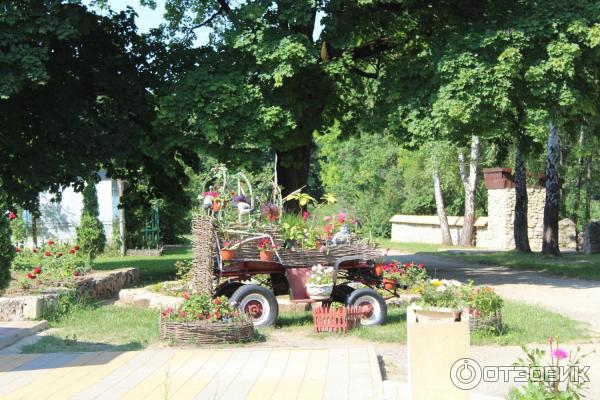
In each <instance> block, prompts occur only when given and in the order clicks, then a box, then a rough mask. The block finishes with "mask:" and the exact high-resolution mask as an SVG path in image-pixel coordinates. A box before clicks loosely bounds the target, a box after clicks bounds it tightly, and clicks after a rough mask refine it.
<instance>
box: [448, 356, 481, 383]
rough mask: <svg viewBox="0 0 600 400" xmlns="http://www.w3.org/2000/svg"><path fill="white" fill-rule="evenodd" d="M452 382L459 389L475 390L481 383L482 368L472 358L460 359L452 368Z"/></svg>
mask: <svg viewBox="0 0 600 400" xmlns="http://www.w3.org/2000/svg"><path fill="white" fill-rule="evenodd" d="M450 380H451V381H452V383H453V384H454V386H456V387H457V388H459V389H462V390H471V389H474V388H475V387H477V385H479V382H481V366H480V365H479V364H478V363H477V361H475V360H473V359H472V358H459V359H458V360H456V361H455V362H454V364H452V368H450Z"/></svg>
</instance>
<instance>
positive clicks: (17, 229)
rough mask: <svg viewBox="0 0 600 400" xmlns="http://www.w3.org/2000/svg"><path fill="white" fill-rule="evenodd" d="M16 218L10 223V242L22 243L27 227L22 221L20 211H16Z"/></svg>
mask: <svg viewBox="0 0 600 400" xmlns="http://www.w3.org/2000/svg"><path fill="white" fill-rule="evenodd" d="M15 214H16V218H15V219H13V220H12V221H10V230H11V232H12V240H13V242H16V243H24V242H25V241H26V240H27V226H26V225H25V221H24V220H23V215H22V210H18V211H17V212H16V213H15Z"/></svg>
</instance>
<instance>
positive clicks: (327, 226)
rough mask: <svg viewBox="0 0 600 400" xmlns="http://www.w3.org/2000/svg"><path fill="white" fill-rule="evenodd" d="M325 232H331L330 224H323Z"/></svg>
mask: <svg viewBox="0 0 600 400" xmlns="http://www.w3.org/2000/svg"><path fill="white" fill-rule="evenodd" d="M325 232H327V233H331V225H325Z"/></svg>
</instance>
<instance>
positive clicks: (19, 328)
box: [0, 321, 48, 350]
mask: <svg viewBox="0 0 600 400" xmlns="http://www.w3.org/2000/svg"><path fill="white" fill-rule="evenodd" d="M46 328H48V322H47V321H0V350H2V349H3V348H5V347H8V346H10V345H12V344H13V343H16V342H18V341H19V340H21V339H23V338H24V337H27V336H31V335H33V334H35V333H37V332H40V331H43V330H44V329H46Z"/></svg>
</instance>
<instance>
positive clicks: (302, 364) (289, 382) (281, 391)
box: [0, 347, 382, 400]
mask: <svg viewBox="0 0 600 400" xmlns="http://www.w3.org/2000/svg"><path fill="white" fill-rule="evenodd" d="M0 398H1V399H3V400H10V399H14V400H16V399H23V400H26V399H32V400H38V399H40V398H43V399H44V400H51V399H73V400H76V399H77V400H84V399H103V400H104V399H134V400H138V399H177V400H183V399H211V400H212V399H215V400H216V399H228V400H230V399H231V400H235V399H260V400H266V399H307V400H309V399H332V400H333V399H336V400H337V399H357V400H358V399H361V400H362V399H380V398H382V381H381V373H380V370H379V367H378V363H377V356H376V354H375V351H374V350H373V348H371V347H351V348H345V347H340V348H335V349H248V348H233V349H213V350H211V349H201V350H191V349H190V350H174V349H164V350H146V351H139V352H120V353H119V352H96V353H56V354H14V355H0Z"/></svg>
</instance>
